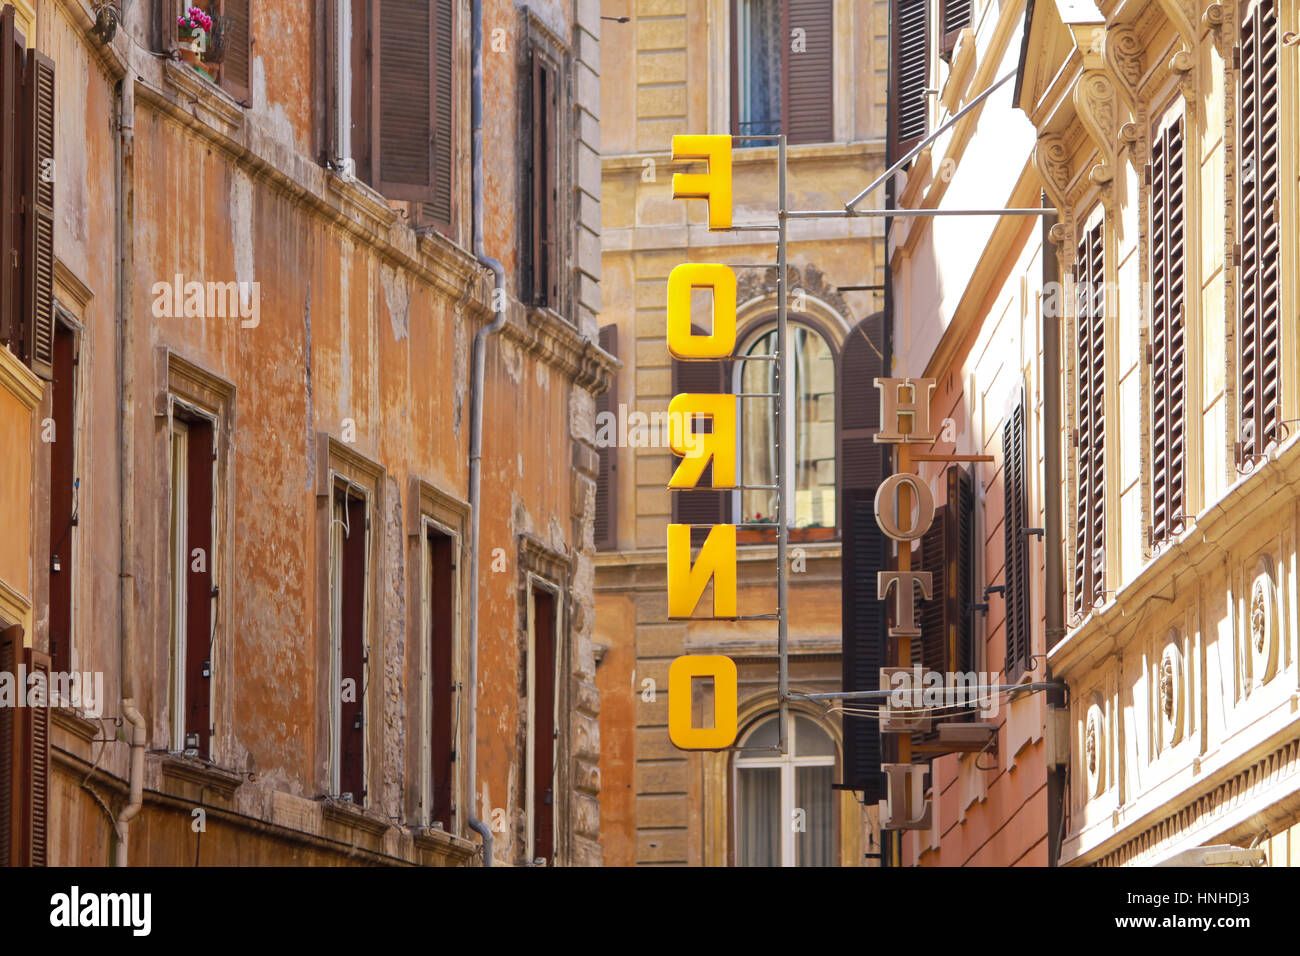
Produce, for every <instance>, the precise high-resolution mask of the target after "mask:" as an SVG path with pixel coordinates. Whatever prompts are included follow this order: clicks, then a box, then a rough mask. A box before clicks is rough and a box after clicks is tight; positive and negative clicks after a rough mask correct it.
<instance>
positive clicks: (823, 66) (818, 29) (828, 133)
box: [781, 0, 835, 143]
mask: <svg viewBox="0 0 1300 956" xmlns="http://www.w3.org/2000/svg"><path fill="white" fill-rule="evenodd" d="M787 16H788V23H789V30H787V31H786V33H787V36H789V37H791V39H790V41H789V42H787V43H786V44H785V45H784V49H785V51H786V52H785V56H786V63H787V66H786V73H787V76H786V85H785V89H786V90H787V92H788V95H787V96H785V97H783V98H782V102H781V105H782V107H783V109H784V110H785V114H786V115H785V122H784V124H783V125H784V129H785V133H786V141H787V142H789V143H826V142H830V141H831V140H832V139H834V138H835V132H834V121H835V111H834V107H833V102H834V95H835V94H834V89H833V85H832V78H833V77H834V72H833V67H834V44H835V35H834V19H835V18H834V15H833V11H832V8H831V4H829V3H826V2H825V0H789V7H788V14H787ZM795 30H802V31H803V36H802V40H803V48H802V49H800V50H795V49H792V47H793V42H794V41H793V31H795Z"/></svg>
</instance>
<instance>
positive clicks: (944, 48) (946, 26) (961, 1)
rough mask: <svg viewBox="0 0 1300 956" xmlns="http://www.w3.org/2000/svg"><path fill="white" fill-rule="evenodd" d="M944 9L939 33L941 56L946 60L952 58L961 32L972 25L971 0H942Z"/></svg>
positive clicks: (941, 3)
mask: <svg viewBox="0 0 1300 956" xmlns="http://www.w3.org/2000/svg"><path fill="white" fill-rule="evenodd" d="M940 5H941V7H942V14H941V17H940V19H941V24H942V25H941V29H940V33H939V55H940V56H941V57H943V58H944V59H949V58H950V57H951V56H952V51H953V48H954V47H955V46H956V45H957V37H958V36H959V35H960V34H961V31H962V30H964V29H966V27H968V26H970V25H971V5H972V4H971V0H940Z"/></svg>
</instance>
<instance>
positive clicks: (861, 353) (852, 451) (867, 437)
mask: <svg viewBox="0 0 1300 956" xmlns="http://www.w3.org/2000/svg"><path fill="white" fill-rule="evenodd" d="M888 352H889V343H888V341H887V340H886V336H885V316H884V313H883V312H877V313H875V314H874V315H869V316H867V317H866V318H865V319H863V320H862V321H861V322H859V323H858V324H857V325H856V326H854V328H853V331H852V332H850V333H849V336H848V338H847V339H846V340H845V342H844V350H843V352H842V353H841V356H840V389H839V391H840V394H839V405H840V407H839V456H840V487H841V488H843V489H846V490H847V489H849V488H875V487H876V486H878V485H879V484H880V483H881V482H882V481H884V479H885V473H886V469H887V468H888V461H889V457H888V455H889V446H888V445H887V444H883V443H880V442H877V441H875V440H874V438H873V436H874V435H875V434H876V433H877V432H878V431H879V430H880V391H879V390H878V389H877V388H876V387H875V380H876V379H877V378H879V377H881V376H883V375H884V374H885V366H886V361H885V356H886V355H888Z"/></svg>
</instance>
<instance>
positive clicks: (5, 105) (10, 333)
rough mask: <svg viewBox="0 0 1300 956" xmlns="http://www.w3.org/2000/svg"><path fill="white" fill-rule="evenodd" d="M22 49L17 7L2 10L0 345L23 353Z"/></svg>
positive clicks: (0, 14)
mask: <svg viewBox="0 0 1300 956" xmlns="http://www.w3.org/2000/svg"><path fill="white" fill-rule="evenodd" d="M22 83H23V48H22V46H21V44H19V42H18V37H17V34H16V32H15V29H14V8H13V7H12V6H8V5H6V6H5V7H4V8H3V10H2V11H0V130H3V133H0V346H4V345H8V346H9V347H10V348H11V349H12V350H13V351H14V353H15V354H17V355H19V356H21V355H22V351H23V325H22V301H23V255H22V248H23V242H22V234H23V232H22V188H23V187H22V182H23V165H24V162H23V155H24V153H25V149H24V146H25V144H26V141H27V137H26V135H25V134H22V133H20V132H19V131H20V130H21V129H22V115H23V113H22V111H23V86H22Z"/></svg>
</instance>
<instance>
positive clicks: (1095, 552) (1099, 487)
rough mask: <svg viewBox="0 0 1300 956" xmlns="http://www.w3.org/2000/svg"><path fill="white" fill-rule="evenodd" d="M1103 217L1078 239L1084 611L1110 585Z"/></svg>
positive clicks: (1077, 576) (1078, 534) (1080, 590)
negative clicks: (1107, 584)
mask: <svg viewBox="0 0 1300 956" xmlns="http://www.w3.org/2000/svg"><path fill="white" fill-rule="evenodd" d="M1104 230H1105V219H1100V220H1098V222H1097V224H1096V225H1095V226H1093V227H1092V228H1091V229H1089V230H1088V231H1087V232H1086V233H1085V234H1084V235H1083V236H1082V238H1081V239H1080V241H1079V246H1078V260H1077V264H1076V267H1075V268H1076V270H1077V274H1076V282H1077V296H1078V298H1077V302H1078V330H1077V331H1078V351H1077V353H1076V358H1077V371H1076V375H1077V378H1078V403H1077V415H1078V425H1077V432H1078V469H1079V479H1078V480H1079V486H1078V487H1079V491H1078V499H1077V501H1076V509H1075V510H1076V515H1075V537H1074V609H1075V611H1077V612H1079V613H1086V612H1087V611H1088V610H1089V609H1091V608H1092V607H1093V606H1094V604H1095V603H1096V602H1097V600H1098V599H1099V598H1102V597H1104V595H1105V589H1106V578H1105V570H1106V483H1105V475H1106V427H1105V418H1104V414H1105V409H1104V403H1105V398H1106V343H1105V326H1106V303H1105V299H1106V290H1105V252H1104V237H1105V233H1104Z"/></svg>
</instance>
